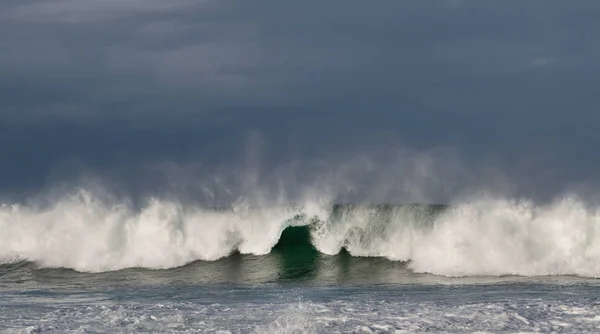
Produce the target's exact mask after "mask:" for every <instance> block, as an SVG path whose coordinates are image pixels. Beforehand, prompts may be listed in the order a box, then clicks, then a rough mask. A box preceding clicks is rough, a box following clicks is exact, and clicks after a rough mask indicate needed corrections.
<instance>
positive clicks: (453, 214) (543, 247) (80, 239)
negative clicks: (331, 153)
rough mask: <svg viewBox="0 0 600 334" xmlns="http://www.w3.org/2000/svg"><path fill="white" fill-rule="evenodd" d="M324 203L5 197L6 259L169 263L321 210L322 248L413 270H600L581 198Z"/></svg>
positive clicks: (240, 246) (256, 243)
mask: <svg viewBox="0 0 600 334" xmlns="http://www.w3.org/2000/svg"><path fill="white" fill-rule="evenodd" d="M314 198H317V197H316V196H315V197H314ZM329 209H330V205H329V204H328V203H327V202H326V201H323V202H320V201H318V200H316V199H315V200H311V201H306V202H305V203H304V204H302V205H299V206H298V207H295V208H293V207H290V206H271V207H269V206H266V207H263V208H258V209H256V208H255V209H248V208H244V207H240V206H238V207H235V208H234V210H230V211H215V210H207V209H202V208H200V207H194V206H184V205H181V204H179V203H176V202H171V201H162V200H157V199H154V200H151V201H149V202H148V204H147V205H146V206H145V207H143V208H142V209H141V210H137V211H136V210H132V209H131V208H130V207H129V206H127V205H124V204H107V203H106V202H105V201H100V200H98V199H96V198H95V197H94V196H92V195H90V194H89V193H88V192H85V191H82V192H79V193H77V194H75V195H74V196H68V197H65V198H63V199H61V200H59V201H57V202H56V203H55V204H53V205H51V206H49V207H47V208H45V209H39V208H34V207H30V206H19V205H12V206H8V205H4V206H2V207H0V231H1V233H0V262H2V263H7V262H11V261H15V259H22V260H29V261H35V262H36V263H38V264H39V265H41V266H48V267H66V268H74V269H76V270H80V271H91V272H98V271H106V270H116V269H122V268H128V267H146V268H172V267H177V266H181V265H184V264H186V263H189V262H192V261H195V260H209V261H210V260H217V259H219V258H222V257H225V256H227V255H229V254H230V253H231V252H233V251H236V250H238V251H240V252H241V253H244V254H257V255H262V254H266V253H268V252H269V251H270V250H271V248H272V247H273V246H274V245H275V244H276V243H277V241H278V239H279V237H280V235H281V232H282V231H283V229H285V227H286V226H288V225H289V224H306V223H307V220H301V221H297V222H292V221H290V220H289V218H291V217H293V216H294V215H296V214H299V213H304V214H305V216H304V217H306V218H310V217H314V216H316V217H318V218H319V219H320V220H321V223H319V224H317V226H315V227H314V229H313V242H314V244H315V246H316V247H317V249H319V250H320V251H321V252H323V253H327V254H335V253H337V252H339V251H340V249H341V248H342V247H345V248H346V249H347V250H348V251H349V252H350V253H351V254H352V255H354V256H377V257H386V258H388V259H391V260H397V261H409V264H408V266H409V268H410V269H412V270H413V271H416V272H423V273H433V274H438V275H445V276H473V275H494V276H495V275H525V276H536V275H579V276H586V277H599V276H600V212H599V210H598V208H590V207H588V206H586V205H584V204H583V203H582V202H581V201H580V200H578V199H577V198H575V197H565V198H562V199H560V200H558V201H556V202H555V203H553V204H550V205H541V206H540V205H536V204H534V203H533V202H531V201H527V200H511V199H503V198H495V199H494V198H484V199H478V200H476V201H471V202H466V203H463V204H457V205H454V206H452V207H451V208H449V209H447V210H446V211H444V212H443V213H442V214H440V215H438V216H437V217H435V218H433V217H432V216H431V214H423V212H419V211H418V210H416V211H415V210H414V209H411V208H409V207H408V208H407V207H396V208H394V209H393V210H392V211H391V212H389V211H388V212H387V213H385V210H384V211H378V210H376V209H375V208H373V207H364V208H360V209H351V210H347V211H345V212H344V213H342V215H341V216H337V217H334V218H331V219H332V221H328V219H330V211H329ZM428 219H429V220H430V221H427V220H428Z"/></svg>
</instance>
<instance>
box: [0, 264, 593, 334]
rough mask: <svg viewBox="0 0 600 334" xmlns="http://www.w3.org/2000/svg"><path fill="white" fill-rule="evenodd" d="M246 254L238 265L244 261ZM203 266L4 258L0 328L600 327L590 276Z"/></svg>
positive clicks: (274, 330)
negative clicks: (284, 273)
mask: <svg viewBox="0 0 600 334" xmlns="http://www.w3.org/2000/svg"><path fill="white" fill-rule="evenodd" d="M248 260H250V263H244V262H246V259H244V258H241V259H239V262H238V264H240V265H251V264H252V261H253V260H252V259H248ZM254 260H255V259H254ZM351 264H353V263H351ZM207 265H209V264H207V263H194V264H191V265H188V266H186V267H183V268H177V269H171V270H158V271H156V270H143V269H129V270H123V271H116V272H109V273H96V274H86V273H78V272H74V271H72V270H65V269H39V268H36V266H35V265H32V264H30V263H17V264H12V265H4V266H2V267H0V268H1V272H2V274H1V276H0V297H1V298H0V331H2V332H7V333H40V332H51V333H52V332H54V333H89V332H111V333H115V332H116V333H127V332H187V333H197V332H207V333H352V332H354V333H393V332H432V331H433V332H477V331H480V332H481V331H483V332H510V333H512V332H538V331H541V332H597V331H598V329H599V328H600V283H599V282H597V281H596V280H594V279H583V278H576V277H567V276H558V277H535V278H524V277H503V278H498V277H470V278H444V277H439V276H434V275H428V274H421V275H418V274H412V273H410V272H406V271H405V273H404V274H401V275H399V276H395V275H391V272H388V275H387V276H386V275H385V274H384V275H383V276H377V275H380V274H382V272H377V270H376V269H373V270H374V271H373V272H372V273H371V274H372V275H371V276H368V275H367V273H368V272H369V270H368V267H369V265H366V264H364V263H363V271H362V272H361V271H360V270H357V271H354V272H350V273H347V274H346V276H343V277H338V278H335V277H331V278H330V279H329V280H321V279H319V278H317V277H315V276H312V277H297V279H296V280H289V279H285V278H279V279H277V278H274V280H273V281H271V282H269V281H264V280H263V281H259V280H258V278H257V277H256V276H255V277H250V276H245V277H243V281H238V282H227V280H228V278H227V277H226V275H225V276H220V275H218V274H216V273H217V271H208V272H207V271H206V270H207V269H209V268H210V267H207ZM224 265H225V264H224ZM227 265H229V266H231V264H230V263H229V264H227ZM357 265H359V266H360V264H359V263H357ZM373 266H374V267H377V266H378V265H377V264H375V265H373ZM212 269H213V270H214V269H218V268H215V267H213V268H212ZM220 269H223V268H220ZM230 269H232V270H234V269H233V268H230ZM246 269H247V268H246ZM388 269H389V270H392V271H393V269H391V268H388ZM403 270H405V269H398V271H397V272H396V273H400V272H402V271H403ZM230 274H231V272H230ZM369 277H370V278H369ZM264 278H265V277H263V279H264ZM238 279H239V278H238ZM211 281H212V282H211ZM368 281H371V282H368Z"/></svg>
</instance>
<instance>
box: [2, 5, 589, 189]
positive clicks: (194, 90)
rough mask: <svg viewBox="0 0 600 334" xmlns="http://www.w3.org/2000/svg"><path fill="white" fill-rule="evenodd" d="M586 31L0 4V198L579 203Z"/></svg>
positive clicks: (421, 12) (331, 9)
mask: <svg viewBox="0 0 600 334" xmlns="http://www.w3.org/2000/svg"><path fill="white" fill-rule="evenodd" d="M599 17H600V2H598V1H594V0H590V1H583V0H581V1H574V2H572V1H541V0H540V1H507V0H498V1H493V0H480V1H461V0H445V1H416V0H415V1H391V0H389V1H388V0H381V1H364V0H360V1H357V0H344V1H341V0H339V1H338V0H335V1H317V0H305V1H293V2H289V1H287V2H283V1H276V0H258V1H248V0H194V1H192V0H178V1H163V0H44V1H40V0H3V1H0V50H1V51H0V157H1V160H0V193H2V194H3V195H4V196H11V195H15V194H19V196H20V194H23V193H31V192H35V191H38V190H39V189H41V188H47V187H49V186H52V185H54V184H59V183H61V182H65V181H72V182H79V181H80V180H81V176H82V175H88V176H89V175H96V176H101V177H102V178H103V180H104V181H103V182H107V183H110V182H114V184H115V185H117V186H118V187H119V188H120V189H122V190H123V191H125V192H128V191H131V192H137V193H146V192H147V193H156V192H161V191H162V190H165V189H166V190H165V191H167V190H168V191H172V192H177V191H182V192H187V193H188V195H189V194H190V193H191V194H193V193H194V192H195V191H198V188H197V187H195V186H190V184H197V183H194V182H200V183H202V182H204V181H197V180H205V179H206V178H209V176H208V175H211V176H210V177H212V178H213V179H214V175H215V174H219V173H220V175H224V174H228V175H230V174H231V175H233V174H235V173H238V172H240V173H241V171H245V172H248V170H252V171H253V172H257V171H258V170H259V171H260V173H259V174H261V176H256V175H254V176H253V177H254V179H253V177H250V180H251V181H249V182H251V183H252V182H260V181H257V180H256V178H257V177H258V178H260V179H267V181H268V179H269V177H270V175H272V173H275V172H274V171H277V172H278V173H283V174H285V173H288V174H286V175H288V178H291V177H290V176H289V173H292V172H291V170H293V171H294V172H293V173H297V174H298V173H299V174H300V175H306V174H309V172H308V171H310V170H319V172H318V173H329V174H331V173H333V174H335V173H338V172H340V170H345V171H347V170H348V168H349V167H348V166H350V167H351V168H354V169H353V171H352V173H350V174H348V175H352V176H351V178H353V179H354V180H360V181H356V182H364V183H365V184H369V182H371V183H373V182H377V183H378V184H381V183H382V182H383V181H381V179H382V178H383V177H385V178H389V179H393V180H394V181H393V182H396V183H398V184H402V187H404V188H406V187H407V184H411V186H410V187H411V189H413V190H411V191H414V188H415V187H417V188H418V187H419V186H420V185H423V184H427V185H426V186H424V187H425V188H426V187H433V188H431V189H430V190H428V191H430V192H432V193H435V192H436V191H439V192H447V193H448V194H449V195H448V196H451V193H452V191H455V190H453V189H457V188H456V187H447V185H448V184H454V186H456V183H457V182H459V183H460V182H462V181H460V180H466V179H469V180H470V181H469V182H475V183H478V184H481V183H486V182H489V183H490V187H492V186H493V187H498V186H499V184H501V183H503V182H507V183H510V184H511V187H512V188H515V185H516V188H518V189H517V190H516V191H517V193H519V192H520V193H523V194H526V196H539V197H548V196H553V195H555V194H557V193H559V192H561V191H563V190H564V189H567V188H569V187H579V188H581V187H583V186H586V187H587V188H588V190H589V188H590V187H592V186H591V185H594V184H595V183H597V182H598V180H599V179H600V168H598V167H599V166H600V154H599V150H598V143H599V142H600V131H599V130H600V113H599V112H600V108H599V107H600V94H598V90H599V88H600V34H598V32H599V31H600V20H599V19H598V18H599ZM363 158H364V159H363ZM361 159H363V160H361ZM365 159H366V160H365ZM361 161H362V162H361ZM365 161H367V162H365ZM332 164H333V165H335V168H333V167H331V166H332ZM281 166H285V168H284V167H281ZM292 166H294V167H292ZM298 166H300V167H298ZM315 166H316V167H315ZM324 166H326V167H324ZM282 170H284V171H285V172H282ZM365 171H368V172H365ZM383 171H385V172H383ZM318 173H317V174H318ZM340 173H341V172H340ZM353 173H354V174H353ZM369 173H370V174H369ZM283 174H282V175H283ZM359 174H360V175H359ZM425 174H426V175H425ZM466 174H469V175H476V176H475V177H472V178H471V177H465V175H466ZM492 174H493V175H494V176H491V175H492ZM369 175H371V176H373V175H374V176H377V180H378V181H373V180H372V179H370V176H369ZM419 175H420V176H419ZM424 175H425V176H424ZM330 177H331V175H330ZM432 177H433V178H434V179H435V182H433V183H432V182H425V181H422V180H421V179H422V178H432ZM294 178H295V181H294V182H292V181H290V180H289V179H288V180H286V182H288V183H286V186H290V184H292V183H294V184H296V186H297V183H298V182H300V183H301V182H303V181H302V177H300V178H299V179H298V178H297V175H296V176H295V177H294ZM419 178H421V179H419ZM441 179H444V180H443V182H441V181H440V180H441ZM194 180H196V181H194ZM244 180H245V181H244V182H246V181H248V180H247V178H244ZM314 180H315V179H314V178H313V181H314ZM415 180H417V181H418V182H417V181H415ZM419 180H421V181H419ZM415 182H416V185H415ZM465 182H467V181H465ZM384 183H386V182H384ZM441 183H443V184H444V187H442V188H443V189H441V188H439V187H438V188H436V187H435V186H439V185H440V184H441ZM184 184H185V185H184ZM434 185H435V186H434ZM363 188H364V187H363ZM378 189H379V188H378ZM378 191H379V190H378ZM384 193H386V194H387V192H386V191H384ZM15 196H16V195H15ZM369 196H375V197H374V198H373V200H388V199H386V198H385V195H381V194H379V193H378V195H374V194H370V195H369ZM429 197H431V196H429ZM416 199H417V200H420V199H424V197H419V196H417V197H416Z"/></svg>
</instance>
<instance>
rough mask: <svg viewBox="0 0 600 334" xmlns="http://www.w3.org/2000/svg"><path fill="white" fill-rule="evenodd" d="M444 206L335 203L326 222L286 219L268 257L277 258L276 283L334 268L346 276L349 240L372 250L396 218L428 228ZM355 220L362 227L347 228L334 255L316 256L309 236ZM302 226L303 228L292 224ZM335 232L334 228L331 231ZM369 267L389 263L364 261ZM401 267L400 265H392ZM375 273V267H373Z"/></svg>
mask: <svg viewBox="0 0 600 334" xmlns="http://www.w3.org/2000/svg"><path fill="white" fill-rule="evenodd" d="M446 208H447V207H446V206H444V205H404V206H398V205H385V204H384V205H343V204H336V205H334V206H333V207H332V208H331V212H330V215H329V217H328V219H327V220H320V219H318V218H317V217H307V215H305V214H299V215H295V216H294V217H292V218H290V219H289V220H288V223H289V224H291V225H292V226H288V227H286V228H285V229H284V230H283V232H282V233H281V237H280V238H279V240H278V242H277V244H276V245H275V246H274V247H273V248H272V250H271V255H272V256H274V257H276V258H277V259H278V262H279V265H278V269H277V270H278V279H280V280H306V279H313V278H315V277H317V276H318V275H319V274H320V273H321V271H322V270H320V269H323V268H321V267H322V266H327V267H329V268H328V269H332V268H334V269H337V270H338V271H340V272H342V273H343V272H345V273H346V274H349V272H350V268H349V266H350V265H351V264H352V262H353V261H352V259H351V257H352V256H351V255H350V253H349V251H348V250H347V248H348V247H349V246H350V244H349V240H353V241H354V242H355V243H358V244H361V245H363V247H373V245H372V244H373V243H377V242H384V241H385V242H388V241H387V240H384V239H385V237H386V233H387V232H388V230H389V229H390V228H394V227H395V226H394V224H397V223H398V222H397V216H398V215H402V214H406V215H410V216H411V217H412V218H413V219H415V220H416V221H417V222H418V224H419V225H421V226H422V227H423V228H426V227H428V226H432V225H433V223H434V221H435V218H436V217H437V216H438V215H439V214H441V213H442V212H443V211H444V210H445V209H446ZM357 217H358V218H359V219H360V220H361V223H362V224H359V225H354V226H351V227H350V228H349V229H347V230H346V236H345V238H342V243H341V245H340V246H341V247H340V248H339V250H338V252H337V253H336V254H335V255H325V254H322V253H320V252H319V251H318V250H317V247H315V241H314V240H313V235H318V234H320V233H324V232H323V231H324V230H326V229H328V228H332V227H333V228H335V227H336V226H340V225H343V224H344V223H345V222H347V221H351V220H353V219H356V218H357ZM296 224H305V225H296ZM334 231H335V229H334ZM363 260H364V261H363V262H370V263H371V264H372V265H375V266H380V265H381V263H382V262H390V263H388V265H392V263H393V262H392V261H387V260H385V259H376V258H372V259H367V258H363ZM396 265H397V266H401V267H403V266H404V264H403V263H401V262H400V263H396ZM373 269H374V270H376V269H377V268H373Z"/></svg>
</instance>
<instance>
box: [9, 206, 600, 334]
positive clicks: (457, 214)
mask: <svg viewBox="0 0 600 334" xmlns="http://www.w3.org/2000/svg"><path fill="white" fill-rule="evenodd" d="M598 217H600V215H599V214H598V211H597V210H595V209H593V208H589V207H587V206H585V205H583V204H581V203H580V202H578V201H577V200H576V199H569V198H566V199H563V200H561V201H558V202H556V203H554V204H552V205H547V206H536V205H535V204H533V203H530V202H523V201H508V200H497V199H496V200H489V199H488V200H481V201H480V202H470V203H468V204H463V205H454V206H422V205H404V206H394V205H334V206H324V205H316V204H311V203H300V204H298V205H285V206H273V207H270V208H242V209H240V208H196V207H192V208H191V207H187V206H184V205H179V204H177V203H171V202H161V201H154V202H152V203H150V204H149V205H148V206H147V207H145V208H142V209H141V210H137V211H136V210H132V209H130V208H127V207H126V206H123V205H118V204H116V205H110V204H107V203H103V202H99V201H96V200H94V199H93V198H91V197H88V196H86V195H85V194H79V195H78V196H75V197H73V198H69V199H65V200H63V201H62V202H59V203H55V204H53V205H51V206H47V207H43V208H32V207H26V206H17V205H14V206H3V207H2V208H0V260H1V261H0V263H1V264H0V332H7V333H42V332H43V333H46V332H49V333H98V332H110V333H139V332H161V333H164V332H182V333H197V332H201V333H403V332H448V333H471V332H493V333H516V332H569V333H572V332H598V331H599V330H600V281H599V280H597V279H596V277H599V276H600V242H599V239H598V238H599V237H600V219H599V218H598Z"/></svg>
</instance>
